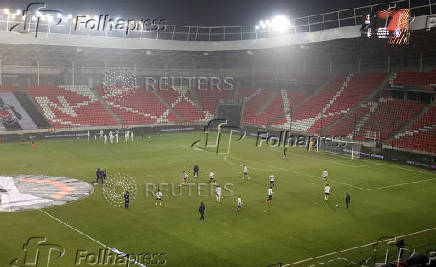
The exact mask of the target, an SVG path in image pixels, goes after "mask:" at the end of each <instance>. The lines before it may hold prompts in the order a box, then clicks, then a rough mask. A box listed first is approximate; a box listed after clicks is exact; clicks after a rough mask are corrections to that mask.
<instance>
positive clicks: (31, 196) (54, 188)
mask: <svg viewBox="0 0 436 267" xmlns="http://www.w3.org/2000/svg"><path fill="white" fill-rule="evenodd" d="M0 188H1V191H2V192H0V200H1V202H0V212H14V211H23V210H32V209H41V208H47V207H50V206H59V205H63V204H66V203H68V202H71V201H75V200H79V199H81V198H84V197H86V196H88V195H89V194H91V193H92V192H93V191H94V189H93V187H92V186H91V185H90V184H88V183H85V182H82V181H79V180H77V179H73V178H67V177H50V176H44V175H12V176H0Z"/></svg>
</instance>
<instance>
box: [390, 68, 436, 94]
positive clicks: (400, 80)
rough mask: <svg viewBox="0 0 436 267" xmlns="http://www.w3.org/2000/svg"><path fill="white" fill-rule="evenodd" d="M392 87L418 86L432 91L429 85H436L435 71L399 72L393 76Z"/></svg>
mask: <svg viewBox="0 0 436 267" xmlns="http://www.w3.org/2000/svg"><path fill="white" fill-rule="evenodd" d="M392 84H393V85H419V86H422V87H423V88H425V89H426V90H429V91H433V88H431V87H430V84H436V70H433V71H431V72H414V71H401V72H398V73H396V74H394V78H393V79H392Z"/></svg>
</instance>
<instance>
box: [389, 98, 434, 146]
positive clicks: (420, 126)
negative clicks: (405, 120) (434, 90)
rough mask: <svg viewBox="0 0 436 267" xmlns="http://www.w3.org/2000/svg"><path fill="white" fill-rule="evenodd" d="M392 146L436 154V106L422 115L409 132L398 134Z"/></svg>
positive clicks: (391, 142)
mask: <svg viewBox="0 0 436 267" xmlns="http://www.w3.org/2000/svg"><path fill="white" fill-rule="evenodd" d="M390 144H391V145H393V146H395V147H399V148H409V149H415V150H421V151H427V152H433V153H436V106H433V107H431V108H430V109H429V110H428V111H427V112H426V113H424V114H422V116H421V117H419V118H418V119H417V120H416V121H415V122H414V123H413V124H412V125H411V126H410V127H408V129H407V130H405V131H403V132H401V133H399V134H396V135H395V137H394V139H393V140H392V141H390Z"/></svg>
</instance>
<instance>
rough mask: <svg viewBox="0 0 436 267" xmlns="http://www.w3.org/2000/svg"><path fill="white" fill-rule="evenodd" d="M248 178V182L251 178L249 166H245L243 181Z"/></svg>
mask: <svg viewBox="0 0 436 267" xmlns="http://www.w3.org/2000/svg"><path fill="white" fill-rule="evenodd" d="M244 178H247V180H249V179H250V177H248V168H247V165H245V164H244V177H242V179H244Z"/></svg>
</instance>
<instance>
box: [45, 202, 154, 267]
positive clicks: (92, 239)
mask: <svg viewBox="0 0 436 267" xmlns="http://www.w3.org/2000/svg"><path fill="white" fill-rule="evenodd" d="M39 211H40V212H42V213H43V214H45V215H46V216H48V217H49V218H51V219H53V220H55V221H57V222H58V223H60V224H62V225H64V226H65V227H67V228H69V229H71V230H73V231H75V232H76V233H78V234H79V235H81V236H84V237H86V238H88V239H89V240H91V241H93V242H95V243H97V244H99V245H100V246H102V247H104V248H107V249H109V250H111V251H112V252H114V253H116V254H118V255H120V256H121V257H123V258H126V259H127V260H128V261H130V262H131V263H133V264H135V265H138V266H141V267H146V266H145V264H142V263H140V262H137V261H136V259H130V258H129V255H128V254H126V253H124V252H121V251H119V250H118V249H116V248H111V247H110V246H108V245H106V244H104V243H102V242H100V241H98V240H97V239H95V238H93V237H92V236H90V235H88V234H85V233H84V232H82V231H80V230H79V229H78V228H76V227H73V226H71V225H69V224H68V223H66V222H64V221H62V220H60V219H59V218H56V217H55V216H53V215H51V214H50V213H48V212H46V211H43V210H39Z"/></svg>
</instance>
